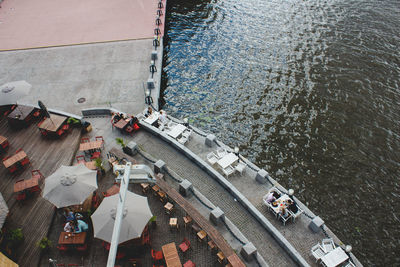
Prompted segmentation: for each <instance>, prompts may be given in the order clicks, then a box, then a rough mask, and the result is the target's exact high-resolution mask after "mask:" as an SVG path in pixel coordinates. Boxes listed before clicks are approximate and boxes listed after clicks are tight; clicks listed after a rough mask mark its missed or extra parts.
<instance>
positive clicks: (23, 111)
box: [7, 106, 35, 121]
mask: <svg viewBox="0 0 400 267" xmlns="http://www.w3.org/2000/svg"><path fill="white" fill-rule="evenodd" d="M34 110H35V108H34V107H28V106H17V107H16V108H15V109H14V110H13V111H12V112H11V113H10V114H8V116H7V119H9V120H15V121H25V119H26V118H27V117H28V116H29V115H30V114H32V113H33V111H34Z"/></svg>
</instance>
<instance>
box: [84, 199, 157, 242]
mask: <svg viewBox="0 0 400 267" xmlns="http://www.w3.org/2000/svg"><path fill="white" fill-rule="evenodd" d="M118 198H119V194H116V195H113V196H110V197H106V198H104V199H103V202H101V204H100V206H99V207H98V208H97V210H96V211H95V213H93V215H92V222H93V232H94V237H97V238H100V239H102V240H104V241H107V242H109V243H111V238H112V234H113V229H114V222H115V214H116V213H117V203H118ZM151 217H153V214H152V213H151V210H150V208H149V203H148V202H147V197H143V196H140V195H137V194H135V193H132V192H130V191H127V192H126V198H125V208H124V212H123V219H122V223H121V231H120V234H119V240H118V244H121V243H123V242H125V241H128V240H131V239H134V238H138V237H140V236H141V235H142V232H143V229H144V227H145V226H146V224H147V223H148V222H149V220H150V218H151Z"/></svg>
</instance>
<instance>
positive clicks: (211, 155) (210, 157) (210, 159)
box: [207, 152, 218, 166]
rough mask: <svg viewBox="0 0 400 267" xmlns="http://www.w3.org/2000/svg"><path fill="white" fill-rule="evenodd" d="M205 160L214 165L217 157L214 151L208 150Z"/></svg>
mask: <svg viewBox="0 0 400 267" xmlns="http://www.w3.org/2000/svg"><path fill="white" fill-rule="evenodd" d="M207 161H208V163H210V164H211V166H212V165H214V164H215V163H217V161H218V157H217V155H215V153H214V152H210V153H209V154H208V155H207Z"/></svg>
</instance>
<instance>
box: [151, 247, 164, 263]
mask: <svg viewBox="0 0 400 267" xmlns="http://www.w3.org/2000/svg"><path fill="white" fill-rule="evenodd" d="M151 257H152V258H153V260H155V261H160V260H162V259H164V255H163V253H162V251H156V250H154V249H151Z"/></svg>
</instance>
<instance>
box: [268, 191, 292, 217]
mask: <svg viewBox="0 0 400 267" xmlns="http://www.w3.org/2000/svg"><path fill="white" fill-rule="evenodd" d="M289 199H290V197H289V196H288V195H286V194H282V195H281V196H280V198H278V199H276V200H275V201H274V202H276V203H277V204H278V205H277V206H276V207H274V206H273V205H272V203H270V204H268V205H269V206H270V207H271V208H272V209H273V210H274V212H275V213H279V212H280V211H281V210H282V208H283V207H284V208H285V209H286V208H287V205H286V204H285V203H286V201H288V200H289Z"/></svg>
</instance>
